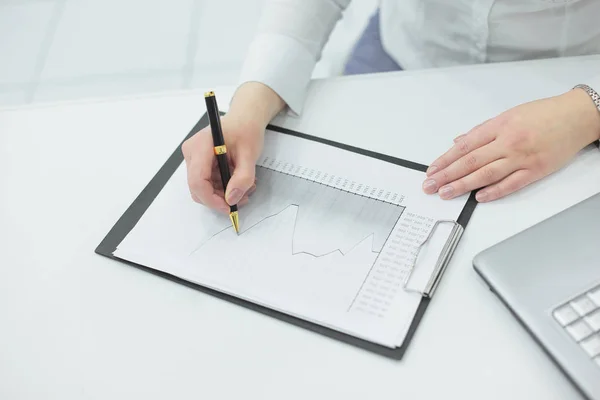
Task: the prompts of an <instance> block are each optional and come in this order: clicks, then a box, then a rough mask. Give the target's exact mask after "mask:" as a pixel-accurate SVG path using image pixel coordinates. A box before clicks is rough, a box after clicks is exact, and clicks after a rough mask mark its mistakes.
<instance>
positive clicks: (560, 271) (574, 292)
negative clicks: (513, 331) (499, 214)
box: [473, 194, 600, 400]
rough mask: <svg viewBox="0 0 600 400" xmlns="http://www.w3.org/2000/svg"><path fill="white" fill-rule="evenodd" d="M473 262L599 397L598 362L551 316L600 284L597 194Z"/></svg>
mask: <svg viewBox="0 0 600 400" xmlns="http://www.w3.org/2000/svg"><path fill="white" fill-rule="evenodd" d="M490 229H493V227H490ZM473 264H474V268H475V270H476V271H477V272H478V273H479V274H480V275H481V277H482V278H483V279H484V280H485V281H486V282H487V284H488V286H489V287H490V288H491V289H492V291H494V292H495V293H496V294H497V295H498V297H499V298H500V299H501V300H502V301H503V302H504V303H505V305H506V306H507V307H508V308H509V309H510V310H511V311H512V312H513V313H514V315H515V316H516V317H517V318H518V319H519V321H520V322H521V323H522V324H523V325H524V326H525V327H526V328H527V330H528V331H529V332H530V333H531V334H532V335H533V336H534V337H535V339H536V340H537V341H538V342H539V343H540V344H541V345H542V346H543V348H544V349H545V350H546V351H547V352H548V354H549V355H550V356H551V357H552V358H553V360H554V361H555V362H556V363H557V364H558V365H559V366H560V367H561V368H562V369H563V371H564V372H565V373H566V374H567V376H568V377H569V378H570V379H571V380H572V381H573V382H574V383H575V385H576V386H577V387H578V388H579V389H580V390H581V391H582V392H583V393H584V394H585V395H586V396H587V397H589V398H592V399H599V400H600V361H598V358H597V357H595V356H589V355H588V354H587V352H586V350H585V349H583V348H582V345H581V343H580V342H578V341H576V340H574V339H573V336H572V335H570V334H569V331H568V330H567V326H565V324H562V323H559V321H557V319H556V318H555V316H554V313H555V311H556V310H558V309H559V308H560V307H562V306H563V305H565V304H570V303H571V301H573V300H577V299H578V298H580V297H581V296H586V297H585V298H584V300H585V299H587V298H588V297H589V296H588V293H592V292H593V291H594V290H596V289H597V288H600V194H597V195H594V196H592V197H590V198H588V199H586V200H584V201H582V202H581V203H578V204H576V205H574V206H572V207H570V208H568V209H567V210H565V211H563V212H561V213H559V214H556V215H554V216H553V217H551V218H549V219H547V220H545V221H542V222H540V223H539V224H537V225H535V226H533V227H531V228H529V229H527V230H525V231H523V232H521V233H519V234H517V235H515V236H513V237H510V238H508V239H506V240H504V241H502V242H500V243H498V244H497V245H495V246H492V247H491V248H489V249H487V250H485V251H483V252H481V253H479V254H478V255H477V256H476V257H475V258H474V260H473ZM597 305H598V306H600V304H597ZM591 311H594V310H593V309H592V310H591ZM592 334H593V335H598V337H599V338H600V331H598V332H592ZM586 339H587V338H586ZM591 345H595V343H592V344H591Z"/></svg>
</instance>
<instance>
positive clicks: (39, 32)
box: [0, 0, 377, 107]
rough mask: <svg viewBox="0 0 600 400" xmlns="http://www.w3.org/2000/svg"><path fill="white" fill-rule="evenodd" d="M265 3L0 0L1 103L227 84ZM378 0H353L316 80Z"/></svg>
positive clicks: (334, 68)
mask: <svg viewBox="0 0 600 400" xmlns="http://www.w3.org/2000/svg"><path fill="white" fill-rule="evenodd" d="M263 4H264V0H0V107H2V106H14V105H21V104H30V103H34V102H54V101H61V100H76V99H81V98H90V97H93V98H95V97H105V96H128V95H138V94H143V93H151V92H160V91H176V90H182V89H195V88H206V87H214V86H221V85H230V84H235V83H236V82H237V77H238V74H239V70H240V67H241V64H242V61H243V58H244V54H245V51H246V48H247V46H248V44H249V43H250V40H251V39H252V35H253V32H254V29H255V28H256V23H257V22H258V18H259V16H260V13H261V10H262V7H263ZM376 6H377V0H354V1H353V3H352V5H351V6H350V8H349V9H348V10H347V12H346V13H345V16H344V18H343V19H342V21H341V22H340V23H339V24H338V25H337V26H336V28H335V30H334V32H333V34H332V36H331V39H330V41H329V43H328V44H327V46H326V48H325V49H324V53H323V58H322V60H321V61H320V62H319V64H318V65H317V68H316V69H315V74H314V77H326V76H332V75H336V74H339V71H340V70H341V68H342V66H343V63H344V60H345V57H346V56H347V54H348V52H349V51H350V49H351V46H352V44H353V42H354V40H356V38H357V37H358V36H359V35H360V33H361V31H362V29H363V28H364V26H365V24H366V22H367V19H368V18H369V16H370V14H371V13H372V12H373V11H374V10H375V8H376Z"/></svg>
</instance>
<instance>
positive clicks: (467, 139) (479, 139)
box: [427, 126, 496, 176]
mask: <svg viewBox="0 0 600 400" xmlns="http://www.w3.org/2000/svg"><path fill="white" fill-rule="evenodd" d="M495 138H496V135H495V131H494V130H493V129H486V127H485V126H482V127H481V128H479V127H478V128H475V130H472V131H471V132H469V133H467V134H465V135H463V136H459V137H457V138H456V140H455V143H454V146H452V147H451V148H450V150H448V151H447V152H446V153H444V154H443V155H442V156H441V157H439V158H438V159H436V160H435V161H434V162H432V163H431V165H430V166H429V168H428V169H427V176H431V175H433V174H434V173H436V172H438V171H441V170H443V169H444V168H446V167H448V166H449V165H450V164H452V163H453V162H455V161H456V160H458V159H459V158H461V157H463V156H465V155H467V154H469V153H470V152H472V151H474V150H477V149H478V148H480V147H482V146H485V145H486V144H488V143H491V142H492V141H493V140H494V139H495Z"/></svg>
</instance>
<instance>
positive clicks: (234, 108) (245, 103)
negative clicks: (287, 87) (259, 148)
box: [229, 82, 285, 129]
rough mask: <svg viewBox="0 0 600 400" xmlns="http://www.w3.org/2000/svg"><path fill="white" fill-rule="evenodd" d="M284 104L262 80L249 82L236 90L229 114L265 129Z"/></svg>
mask: <svg viewBox="0 0 600 400" xmlns="http://www.w3.org/2000/svg"><path fill="white" fill-rule="evenodd" d="M284 106H285V103H284V101H283V100H282V99H281V97H279V95H278V94H277V93H275V92H274V91H273V90H272V89H271V88H269V87H268V86H266V85H264V84H262V83H260V82H247V83H244V84H242V85H241V86H240V87H239V88H238V89H237V91H236V92H235V94H234V96H233V99H232V100H231V104H230V106H229V114H230V115H232V116H234V117H235V118H239V119H240V120H243V121H245V123H249V124H253V125H255V127H257V128H259V129H264V128H265V127H266V126H267V125H268V123H269V122H270V121H271V120H272V119H273V118H274V117H275V116H276V115H277V113H279V112H280V111H281V110H282V109H283V107H284Z"/></svg>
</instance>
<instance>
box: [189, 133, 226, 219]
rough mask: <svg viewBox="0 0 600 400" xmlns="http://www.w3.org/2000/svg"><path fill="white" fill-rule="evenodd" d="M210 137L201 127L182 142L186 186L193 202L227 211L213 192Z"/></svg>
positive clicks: (223, 203) (223, 202) (220, 199)
mask: <svg viewBox="0 0 600 400" xmlns="http://www.w3.org/2000/svg"><path fill="white" fill-rule="evenodd" d="M210 139H211V137H210V135H208V133H207V132H206V129H203V130H202V131H200V132H198V133H197V134H196V135H194V136H193V137H192V138H191V139H189V140H187V141H186V142H185V143H184V144H183V147H182V151H183V155H184V158H185V163H186V168H187V181H188V187H189V190H190V193H191V195H192V199H193V200H194V201H195V202H197V203H201V204H204V205H206V206H207V207H210V208H213V209H215V210H219V211H222V212H229V207H228V206H227V204H226V203H225V201H224V200H223V198H222V197H220V196H219V195H218V194H217V193H216V192H215V188H214V186H213V183H212V170H213V161H214V157H213V155H212V142H211V140H210Z"/></svg>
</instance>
